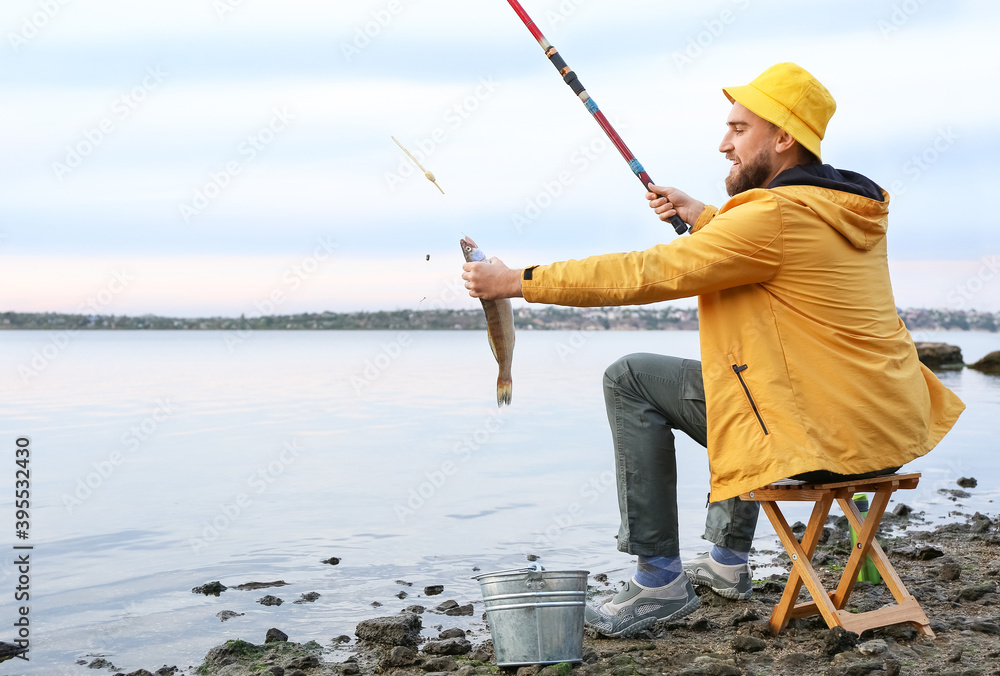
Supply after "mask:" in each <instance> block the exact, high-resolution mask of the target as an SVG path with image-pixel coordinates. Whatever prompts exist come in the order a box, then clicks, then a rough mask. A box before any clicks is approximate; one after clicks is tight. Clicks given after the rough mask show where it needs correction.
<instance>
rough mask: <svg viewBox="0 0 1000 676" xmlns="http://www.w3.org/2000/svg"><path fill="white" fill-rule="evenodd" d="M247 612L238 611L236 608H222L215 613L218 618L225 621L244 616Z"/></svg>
mask: <svg viewBox="0 0 1000 676" xmlns="http://www.w3.org/2000/svg"><path fill="white" fill-rule="evenodd" d="M245 614H246V613H237V612H236V611H235V610H222V611H219V612H217V613H216V614H215V616H216V617H217V618H219V619H220V620H222V621H223V622H225V621H226V620H231V619H233V618H234V617H242V616H243V615H245Z"/></svg>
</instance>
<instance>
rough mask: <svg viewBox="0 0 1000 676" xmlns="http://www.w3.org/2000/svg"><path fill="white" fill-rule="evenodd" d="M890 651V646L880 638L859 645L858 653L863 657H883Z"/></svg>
mask: <svg viewBox="0 0 1000 676" xmlns="http://www.w3.org/2000/svg"><path fill="white" fill-rule="evenodd" d="M888 649H889V646H888V645H886V642H885V641H883V640H882V639H880V638H876V639H872V640H871V641H865V642H864V643H860V644H858V652H859V653H861V654H862V655H881V654H882V653H884V652H885V651H886V650H888Z"/></svg>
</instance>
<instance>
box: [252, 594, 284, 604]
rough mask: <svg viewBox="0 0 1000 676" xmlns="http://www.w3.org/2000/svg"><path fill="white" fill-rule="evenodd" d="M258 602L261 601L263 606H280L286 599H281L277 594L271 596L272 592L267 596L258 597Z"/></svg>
mask: <svg viewBox="0 0 1000 676" xmlns="http://www.w3.org/2000/svg"><path fill="white" fill-rule="evenodd" d="M257 603H259V604H260V605H262V606H280V605H281V604H282V603H284V601H282V600H281V599H279V598H278V597H277V596H271V595H270V594H268V595H267V596H262V597H261V598H259V599H257Z"/></svg>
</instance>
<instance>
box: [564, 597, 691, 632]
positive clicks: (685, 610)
mask: <svg viewBox="0 0 1000 676" xmlns="http://www.w3.org/2000/svg"><path fill="white" fill-rule="evenodd" d="M700 606H701V599H699V598H698V597H697V596H695V597H694V598H692V599H691V600H690V601H688V602H687V603H686V604H685V605H684V606H683V607H682V608H680V609H679V610H676V611H674V612H673V613H671V614H670V615H667V616H666V617H647V618H645V619H642V620H639V621H638V622H635V623H634V624H630V625H629V626H627V627H625V628H624V629H622V630H621V631H616V632H607V631H601V630H600V629H597V628H596V627H591V626H590V625H585V626H584V629H585V631H586V634H587V636H590V637H591V638H622V637H627V636H632V635H634V634H638V633H639V632H640V631H643V630H644V629H648V628H649V627H652V626H653V625H654V624H656V623H657V622H669V621H671V620H679V619H680V618H682V617H685V616H687V615H690V614H691V613H693V612H694V611H696V610H698V608H699V607H700Z"/></svg>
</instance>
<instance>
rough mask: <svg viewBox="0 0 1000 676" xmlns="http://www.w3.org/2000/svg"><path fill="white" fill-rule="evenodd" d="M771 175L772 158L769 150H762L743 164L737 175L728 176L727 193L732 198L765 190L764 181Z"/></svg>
mask: <svg viewBox="0 0 1000 676" xmlns="http://www.w3.org/2000/svg"><path fill="white" fill-rule="evenodd" d="M770 175H771V158H770V156H769V155H768V152H767V150H761V151H760V152H759V153H757V154H756V155H754V156H753V157H751V158H750V160H749V161H747V162H741V163H740V168H739V169H737V170H736V173H734V174H733V173H731V174H729V175H728V176H726V192H727V193H729V196H730V197H733V196H735V195H738V194H740V193H741V192H745V191H747V190H753V189H754V188H763V187H764V181H766V180H767V178H768V177H769V176H770Z"/></svg>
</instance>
